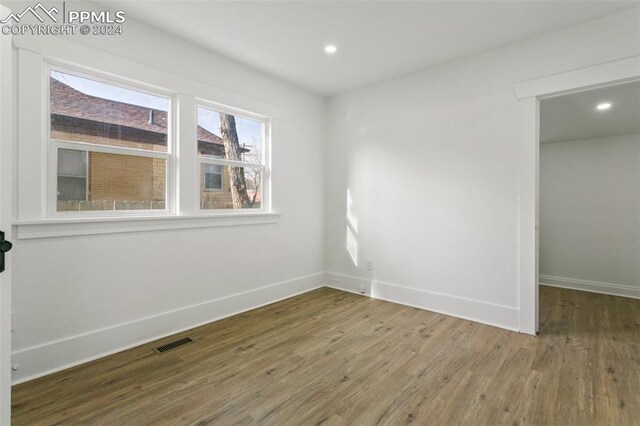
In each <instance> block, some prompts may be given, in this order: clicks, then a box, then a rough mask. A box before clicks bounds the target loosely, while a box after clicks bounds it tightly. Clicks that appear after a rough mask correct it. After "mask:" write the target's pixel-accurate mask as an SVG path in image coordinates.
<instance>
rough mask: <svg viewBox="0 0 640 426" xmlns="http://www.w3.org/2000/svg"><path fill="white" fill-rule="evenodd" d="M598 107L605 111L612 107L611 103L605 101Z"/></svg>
mask: <svg viewBox="0 0 640 426" xmlns="http://www.w3.org/2000/svg"><path fill="white" fill-rule="evenodd" d="M596 108H597V109H598V110H600V111H604V110H605V109H609V108H611V104H610V103H609V102H603V103H601V104H598V106H597V107H596Z"/></svg>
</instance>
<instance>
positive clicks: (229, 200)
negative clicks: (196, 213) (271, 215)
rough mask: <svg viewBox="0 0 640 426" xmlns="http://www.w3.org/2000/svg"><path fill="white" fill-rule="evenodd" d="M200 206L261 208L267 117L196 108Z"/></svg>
mask: <svg viewBox="0 0 640 426" xmlns="http://www.w3.org/2000/svg"><path fill="white" fill-rule="evenodd" d="M197 114H198V121H197V123H198V128H197V135H198V140H197V150H198V163H199V168H200V175H201V176H202V179H201V182H200V187H199V193H200V209H201V210H229V209H263V204H264V202H265V199H264V198H265V197H264V187H265V185H264V182H265V175H266V173H267V170H266V167H265V147H266V144H265V140H266V139H267V138H266V134H267V131H268V128H267V120H266V119H265V118H259V117H249V116H244V115H240V114H237V113H235V112H230V111H225V110H223V109H221V108H218V107H211V106H209V105H204V104H203V105H199V106H198V108H197Z"/></svg>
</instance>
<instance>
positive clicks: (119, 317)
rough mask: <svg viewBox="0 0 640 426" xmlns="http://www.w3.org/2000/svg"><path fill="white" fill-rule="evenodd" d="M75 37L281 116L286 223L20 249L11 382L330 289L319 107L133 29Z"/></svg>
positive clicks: (280, 194) (254, 75)
mask: <svg viewBox="0 0 640 426" xmlns="http://www.w3.org/2000/svg"><path fill="white" fill-rule="evenodd" d="M78 40H79V41H82V42H83V43H85V44H89V45H91V46H93V47H95V49H103V50H104V51H108V52H110V53H112V54H116V55H120V56H122V57H123V58H129V59H132V60H135V61H139V62H141V63H143V64H146V65H148V66H151V67H155V68H158V69H160V70H164V71H169V72H172V73H175V74H178V75H181V76H185V77H188V78H191V79H193V80H196V81H198V82H203V83H206V84H210V85H212V86H215V87H218V88H221V89H224V90H226V91H229V92H233V93H238V94H240V95H243V96H245V97H249V98H253V99H257V100H259V101H261V102H266V103H269V104H270V105H274V106H276V107H278V108H279V110H280V116H279V118H278V119H277V120H275V122H274V123H273V145H272V162H273V167H272V170H273V173H272V183H273V193H272V203H273V207H274V210H275V211H278V212H280V213H281V217H280V220H279V222H278V223H277V224H268V225H252V226H235V227H216V228H200V229H189V230H167V231H154V232H133V233H124V234H112V235H91V236H74V237H63V238H45V239H33V240H18V241H16V245H15V250H14V252H13V255H14V257H13V259H14V267H13V269H14V272H15V274H14V280H13V290H14V293H13V295H14V296H13V309H14V311H15V315H16V331H15V333H14V335H13V362H14V363H15V364H19V371H18V373H17V374H16V375H15V376H14V380H16V381H21V380H24V379H25V378H28V377H30V376H33V375H39V374H42V373H44V372H47V371H50V370H55V369H59V368H61V367H63V366H66V365H68V364H71V363H76V362H80V361H82V360H86V359H88V358H91V357H95V356H98V355H101V354H104V353H107V352H110V351H114V350H118V349H120V348H122V347H125V346H129V345H134V344H136V343H140V342H141V341H145V340H149V339H152V338H154V337H157V336H159V335H163V334H167V333H170V332H173V331H176V330H178V329H182V328H189V327H191V326H193V325H195V324H198V323H202V322H209V321H211V320H213V319H216V318H219V317H221V316H225V315H229V314H231V313H234V312H237V311H240V310H245V309H248V308H251V307H254V306H256V305H259V304H263V303H267V302H270V301H274V300H277V299H279V298H283V297H287V296H290V295H292V294H295V293H297V292H301V291H306V290H308V289H311V288H314V287H316V286H318V285H320V284H322V283H323V282H324V273H323V271H324V259H323V255H324V253H323V247H324V207H323V206H324V193H325V192H324V180H323V167H324V160H323V156H324V149H323V143H324V139H323V135H324V124H325V101H324V99H323V98H321V97H319V96H316V95H313V94H310V93H308V92H306V91H304V90H301V89H298V88H296V87H293V86H291V85H288V84H286V83H283V82H281V81H279V80H277V79H275V78H272V77H270V76H267V75H265V74H262V73H259V72H257V71H255V70H252V69H249V68H246V67H244V66H241V65H238V64H237V63H234V62H232V61H230V60H227V59H225V58H223V57H220V56H217V55H214V54H212V53H210V52H208V51H205V50H202V49H199V48H197V47H195V46H193V45H191V44H188V43H186V42H182V41H180V40H178V39H175V38H172V37H170V36H168V35H166V34H164V33H162V32H159V31H157V30H155V29H153V28H150V27H147V26H144V25H142V24H138V23H136V22H134V21H127V22H126V25H125V35H123V36H122V37H109V38H108V40H107V37H104V38H102V37H85V38H83V37H82V36H80V37H79V38H78ZM43 43H44V40H43ZM150 45H153V46H155V47H154V48H153V49H149V48H148V46H150ZM158 52H162V54H158ZM20 143H40V141H38V140H33V141H30V140H20ZM27 213H28V212H27ZM20 214H21V212H19V213H18V215H19V216H20ZM19 218H20V217H18V219H19ZM265 286H270V287H268V288H266V289H265V288H264V287H265Z"/></svg>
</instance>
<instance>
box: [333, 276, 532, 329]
mask: <svg viewBox="0 0 640 426" xmlns="http://www.w3.org/2000/svg"><path fill="white" fill-rule="evenodd" d="M327 280H328V281H329V283H330V284H329V286H331V287H333V288H337V289H339V290H345V291H350V292H352V293H358V294H359V293H360V286H361V285H364V286H365V289H366V294H367V295H371V297H374V298H376V299H381V300H386V301H389V302H394V303H399V304H402V305H407V306H412V307H414V308H418V309H424V310H427V311H433V312H438V313H441V314H445V315H450V316H453V317H458V318H463V319H467V320H470V321H474V322H479V323H483V324H487V325H491V326H495V327H500V328H506V329H508V330H512V331H519V329H520V324H519V309H518V308H514V307H510V306H503V305H496V304H492V303H488V302H483V301H480V300H475V299H468V298H465V297H460V296H453V295H450V294H443V293H438V292H433V291H425V290H419V289H416V288H411V287H405V286H401V285H397V284H391V283H387V282H382V281H377V280H371V279H365V278H360V277H355V276H352V275H345V274H338V273H335V272H328V273H327Z"/></svg>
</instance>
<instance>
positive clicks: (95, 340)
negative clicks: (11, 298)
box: [12, 272, 326, 385]
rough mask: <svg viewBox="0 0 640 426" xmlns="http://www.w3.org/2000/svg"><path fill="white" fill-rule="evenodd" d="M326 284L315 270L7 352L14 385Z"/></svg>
mask: <svg viewBox="0 0 640 426" xmlns="http://www.w3.org/2000/svg"><path fill="white" fill-rule="evenodd" d="M325 282H326V274H325V273H324V272H318V273H315V274H311V275H305V276H302V277H298V278H294V279H291V280H287V281H281V282H278V283H275V284H271V285H267V286H264V287H260V288H257V289H254V290H249V291H245V292H242V293H236V294H232V295H229V296H225V297H221V298H219V299H214V300H209V301H206V302H202V303H198V304H195V305H191V306H186V307H183V308H179V309H175V310H172V311H167V312H163V313H160V314H157V315H152V316H149V317H145V318H140V319H137V320H133V321H129V322H126V323H122V324H117V325H114V326H111V327H107V328H103V329H99V330H93V331H90V332H88V333H83V334H79V335H75V336H70V337H66V338H63V339H59V340H55V341H52V342H47V343H44V344H41V345H37V346H32V347H29V348H24V349H18V350H16V351H14V352H13V353H12V360H13V363H14V364H17V365H19V370H18V371H17V372H16V375H15V376H14V381H13V384H14V385H16V384H19V383H23V382H26V381H29V380H33V379H36V378H38V377H42V376H46V375H48V374H52V373H55V372H57V371H61V370H65V369H67V368H71V367H74V366H76V365H80V364H84V363H87V362H89V361H93V360H95V359H98V358H102V357H105V356H108V355H112V354H114V353H117V352H121V351H124V350H126V349H130V348H133V347H136V346H140V345H143V344H145V343H149V342H152V341H154V340H157V339H161V338H163V337H167V336H170V335H172V334H176V333H180V332H183V331H186V330H189V329H192V328H195V327H199V326H201V325H204V324H208V323H211V322H213V321H217V320H219V319H222V318H226V317H230V316H232V315H236V314H239V313H242V312H246V311H249V310H252V309H256V308H259V307H261V306H265V305H269V304H271V303H275V302H278V301H280V300H283V299H288V298H290V297H294V296H296V295H298V294H302V293H306V292H308V291H311V290H315V289H317V288H320V287H323V286H324V283H325ZM114 348H115V349H114Z"/></svg>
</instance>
